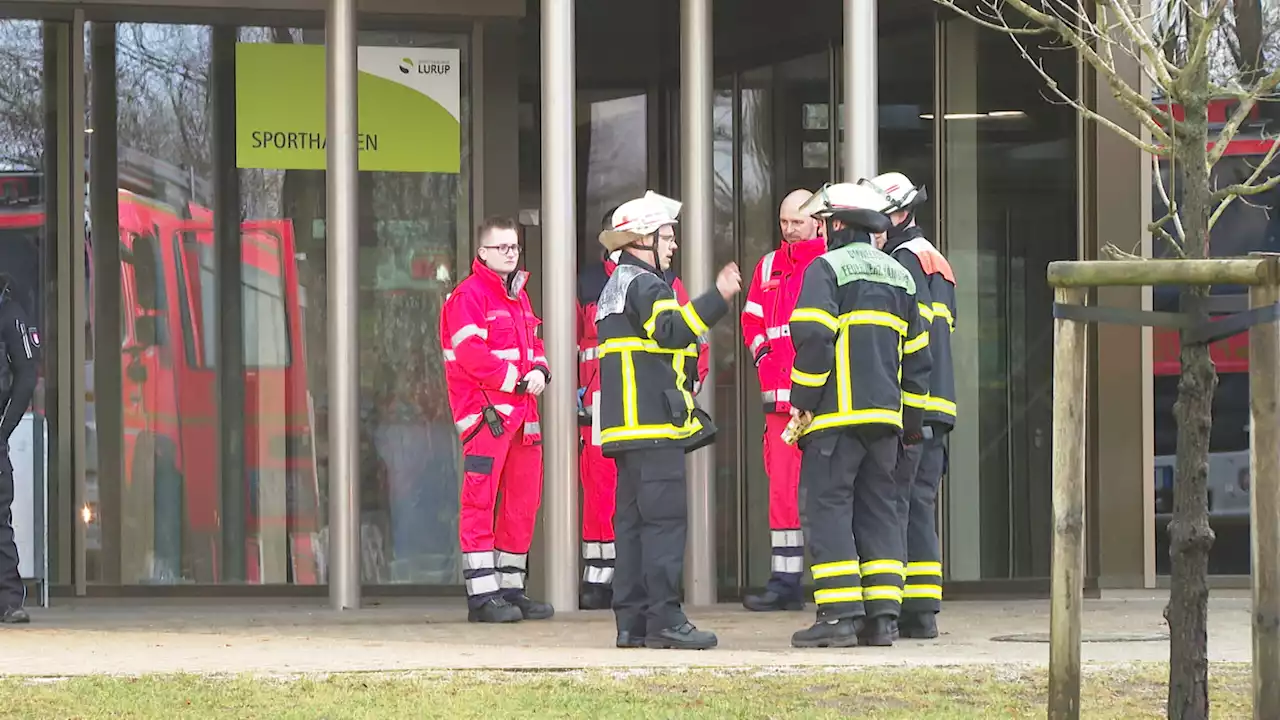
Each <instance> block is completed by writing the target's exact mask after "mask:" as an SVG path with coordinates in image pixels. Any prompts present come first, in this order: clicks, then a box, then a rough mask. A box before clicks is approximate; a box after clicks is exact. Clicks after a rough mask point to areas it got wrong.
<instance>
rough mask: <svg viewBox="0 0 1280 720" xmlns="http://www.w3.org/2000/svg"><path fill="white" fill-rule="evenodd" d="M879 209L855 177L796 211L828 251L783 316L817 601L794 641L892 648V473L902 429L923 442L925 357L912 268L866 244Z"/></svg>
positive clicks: (897, 593) (897, 589)
mask: <svg viewBox="0 0 1280 720" xmlns="http://www.w3.org/2000/svg"><path fill="white" fill-rule="evenodd" d="M887 209H888V208H887V205H886V203H885V201H884V199H883V198H882V197H881V196H880V195H879V194H878V193H876V192H874V191H873V190H871V189H870V188H867V187H864V186H861V185H857V184H854V183H841V184H838V185H829V186H826V187H824V188H823V189H822V190H820V191H819V192H818V194H817V195H815V196H814V197H813V198H812V199H811V200H810V201H809V202H808V203H806V205H805V207H804V208H802V209H801V212H805V213H808V214H819V215H821V216H822V217H824V218H825V220H826V222H827V246H828V248H830V249H829V250H828V251H827V253H826V254H824V255H823V256H822V257H820V258H819V259H817V260H815V261H814V262H813V263H811V264H810V265H809V267H808V269H806V270H805V274H804V281H803V283H802V285H801V289H800V298H799V300H798V301H797V302H796V309H795V311H794V312H793V313H792V314H791V323H790V327H791V340H792V343H793V344H794V345H795V351H796V358H795V363H794V366H793V368H792V371H791V415H792V417H793V418H794V419H795V420H796V421H797V423H799V424H801V425H802V426H803V425H804V423H808V424H807V426H803V427H802V430H801V435H800V439H799V444H800V448H801V452H802V453H803V456H802V461H801V468H800V481H801V483H803V484H804V486H805V493H806V498H805V510H806V514H807V515H808V520H809V537H808V541H809V551H810V554H811V556H812V558H811V561H812V566H811V568H810V569H811V571H812V573H813V579H814V584H815V585H816V590H815V591H814V601H815V603H816V604H817V606H818V608H817V616H818V617H817V622H816V623H814V624H813V626H812V627H810V628H807V629H805V630H801V631H799V632H797V633H796V634H795V635H793V636H792V638H791V644H792V645H793V646H795V647H832V646H834V647H851V646H854V645H857V644H862V645H876V646H887V645H892V644H893V639H894V638H893V625H894V622H895V620H896V619H897V616H898V613H899V610H900V607H901V603H902V585H903V578H902V573H903V562H902V555H903V550H902V530H901V525H900V523H899V522H898V510H897V497H898V495H897V490H896V487H895V486H894V481H893V472H894V466H895V464H896V462H897V455H898V443H899V441H900V440H899V436H901V442H904V443H906V444H908V445H914V444H917V443H919V442H920V440H921V439H922V435H923V404H924V397H925V395H926V394H927V393H928V390H929V388H928V379H929V363H930V357H929V353H928V352H922V351H923V350H925V349H926V348H927V347H928V342H929V333H928V329H927V328H926V326H925V322H924V319H923V318H921V317H920V311H919V308H918V307H917V305H916V298H915V294H916V288H915V281H914V280H912V278H911V273H909V272H907V270H906V268H904V267H902V266H901V265H899V264H898V263H897V262H895V261H894V260H893V259H892V258H890V257H889V256H888V255H886V254H884V253H883V252H881V251H880V250H878V249H876V248H875V247H874V246H873V244H872V243H873V237H872V236H873V235H874V234H878V233H883V232H885V231H886V230H888V229H889V227H890V226H891V222H890V220H889V218H888V217H887V216H886V215H885V214H884V211H885V210H887ZM850 527H852V528H853V532H852V533H850V532H849V529H850Z"/></svg>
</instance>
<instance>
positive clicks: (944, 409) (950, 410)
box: [925, 396, 956, 417]
mask: <svg viewBox="0 0 1280 720" xmlns="http://www.w3.org/2000/svg"><path fill="white" fill-rule="evenodd" d="M925 409H926V410H933V411H935V412H940V413H942V414H943V415H950V416H951V417H955V416H956V404H955V403H953V402H951V401H950V400H943V399H942V398H936V397H933V396H930V397H929V399H928V404H927V405H925Z"/></svg>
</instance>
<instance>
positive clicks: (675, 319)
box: [627, 274, 729, 350]
mask: <svg viewBox="0 0 1280 720" xmlns="http://www.w3.org/2000/svg"><path fill="white" fill-rule="evenodd" d="M728 312H729V304H728V303H726V302H725V300H724V298H723V297H721V296H720V291H718V290H716V289H715V288H712V289H711V290H709V291H707V292H705V293H703V294H702V295H700V296H698V297H696V298H694V299H693V301H692V302H689V303H686V304H684V305H681V304H680V301H679V300H677V299H676V294H675V291H674V290H672V289H671V286H670V285H667V284H666V283H664V282H662V280H660V279H659V278H658V277H657V276H656V275H652V274H643V275H640V276H639V277H637V278H636V279H635V280H633V281H632V282H631V287H630V288H628V289H627V313H628V314H629V315H630V316H631V319H632V321H633V322H635V323H636V324H637V326H638V327H641V328H643V329H644V336H645V337H647V338H649V339H650V340H653V341H654V342H656V343H658V346H659V347H663V348H667V349H668V350H678V349H680V348H684V347H688V346H689V345H692V344H693V343H694V342H695V341H696V340H697V339H698V336H700V335H702V334H703V333H705V332H707V330H708V329H709V328H710V326H712V325H715V324H716V323H717V322H719V321H720V318H722V317H724V316H725V314H727V313H728Z"/></svg>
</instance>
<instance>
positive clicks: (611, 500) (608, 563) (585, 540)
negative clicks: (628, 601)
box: [578, 426, 618, 588]
mask: <svg viewBox="0 0 1280 720" xmlns="http://www.w3.org/2000/svg"><path fill="white" fill-rule="evenodd" d="M580 435H581V439H580V442H579V448H580V452H579V454H578V475H579V477H580V478H581V480H582V561H583V562H582V564H583V568H582V584H583V585H584V586H593V585H594V586H600V587H605V588H607V587H609V586H611V585H612V584H613V573H614V564H615V561H616V558H617V551H616V550H615V547H614V544H613V507H614V504H615V503H616V502H617V493H618V467H617V465H615V464H614V462H613V460H612V459H610V458H607V457H605V456H604V454H603V453H602V452H601V451H600V446H599V445H594V444H592V442H591V427H590V426H588V427H584V428H581V433H580Z"/></svg>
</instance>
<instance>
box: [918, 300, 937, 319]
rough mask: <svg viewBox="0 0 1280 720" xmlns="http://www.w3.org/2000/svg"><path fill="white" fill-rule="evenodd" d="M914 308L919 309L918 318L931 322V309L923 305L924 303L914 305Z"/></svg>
mask: <svg viewBox="0 0 1280 720" xmlns="http://www.w3.org/2000/svg"><path fill="white" fill-rule="evenodd" d="M916 307H917V308H919V309H920V317H922V318H924V319H925V320H928V321H929V322H933V308H931V307H929V306H928V305H925V304H924V303H916Z"/></svg>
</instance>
